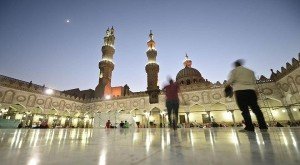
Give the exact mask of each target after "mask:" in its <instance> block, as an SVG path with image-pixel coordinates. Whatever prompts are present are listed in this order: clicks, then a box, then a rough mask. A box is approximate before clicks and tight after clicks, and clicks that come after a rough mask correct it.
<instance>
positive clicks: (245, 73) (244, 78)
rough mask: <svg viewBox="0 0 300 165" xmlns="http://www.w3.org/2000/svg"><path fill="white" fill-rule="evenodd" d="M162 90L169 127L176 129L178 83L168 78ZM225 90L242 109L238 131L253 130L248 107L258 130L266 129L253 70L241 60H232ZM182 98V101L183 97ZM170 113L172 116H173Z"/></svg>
mask: <svg viewBox="0 0 300 165" xmlns="http://www.w3.org/2000/svg"><path fill="white" fill-rule="evenodd" d="M163 90H164V92H165V95H166V107H167V110H168V119H169V121H170V127H173V129H174V130H176V129H177V123H178V109H179V97H178V93H180V89H179V85H178V84H177V83H176V82H174V81H173V80H172V79H171V78H169V84H168V85H166V86H165V87H164V88H163ZM225 92H226V96H228V97H232V96H233V94H234V95H235V99H236V103H237V105H238V107H239V109H240V110H241V111H242V116H243V118H244V121H245V128H244V129H242V130H240V132H254V125H253V123H252V119H251V116H250V111H249V108H251V110H252V112H253V113H254V114H255V116H256V118H257V121H258V125H259V128H260V130H261V131H266V130H267V129H268V126H267V124H266V121H265V118H264V115H263V113H262V111H261V109H260V107H259V105H258V103H257V95H256V78H255V75H254V72H253V71H252V70H250V69H248V68H246V67H244V66H243V61H242V60H237V61H235V62H234V69H233V70H232V71H231V72H230V74H229V79H228V81H227V85H226V87H225ZM182 100H183V101H184V98H183V97H182ZM172 115H173V116H174V117H173V118H172Z"/></svg>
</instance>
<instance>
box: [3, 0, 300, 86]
mask: <svg viewBox="0 0 300 165" xmlns="http://www.w3.org/2000/svg"><path fill="white" fill-rule="evenodd" d="M66 19H70V20H71V21H70V23H66ZM108 26H114V28H115V33H116V35H115V36H116V41H115V43H116V45H115V47H116V53H115V55H114V62H115V70H114V71H113V75H112V85H113V86H119V85H122V86H123V85H125V84H128V85H129V86H130V88H131V90H133V91H144V90H146V85H147V78H146V72H145V65H146V63H147V56H146V53H145V51H146V50H147V45H146V42H147V41H148V34H149V30H150V29H152V31H153V33H154V39H155V41H156V43H157V47H156V48H157V50H158V57H157V61H158V63H159V65H160V72H159V83H160V84H162V83H164V82H165V79H166V76H167V75H170V76H172V77H174V78H175V77H176V74H177V73H178V71H179V70H180V69H182V68H183V65H182V61H183V59H184V56H185V52H187V54H188V55H189V57H190V58H191V59H192V61H193V66H192V67H194V68H196V69H198V70H199V71H200V72H201V74H202V76H203V77H204V78H206V79H208V80H210V81H212V82H216V81H221V82H223V81H224V80H225V79H226V78H227V75H228V72H229V71H230V70H231V69H232V68H231V64H232V62H233V61H234V60H236V59H239V58H243V59H245V60H246V66H248V67H249V68H252V69H253V70H254V71H255V72H256V74H257V75H261V74H264V75H265V76H269V75H270V69H271V68H273V69H275V70H279V69H280V67H281V66H284V65H285V63H286V62H290V61H291V59H292V58H293V57H297V56H298V52H300V1H299V0H264V1H261V0H251V1H248V0H226V1H224V0H213V1H208V0H201V1H200V0H194V1H183V0H152V1H147V0H119V1H100V0H99V1H84V0H77V1H76V0H70V1H66V0H53V1H46V0H28V1H22V0H19V1H16V0H1V1H0V74H3V75H6V76H10V77H14V78H17V79H22V80H25V81H33V83H37V84H40V85H43V84H45V85H46V86H48V87H52V88H55V89H59V90H66V89H71V88H77V87H78V88H80V89H89V88H92V89H94V88H95V86H96V84H97V82H98V74H99V69H98V62H99V60H100V59H101V46H102V44H103V37H104V34H105V30H106V29H107V27H108Z"/></svg>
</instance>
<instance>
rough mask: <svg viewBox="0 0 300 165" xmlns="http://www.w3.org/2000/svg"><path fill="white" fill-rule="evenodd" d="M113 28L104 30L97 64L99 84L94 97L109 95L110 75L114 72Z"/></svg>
mask: <svg viewBox="0 0 300 165" xmlns="http://www.w3.org/2000/svg"><path fill="white" fill-rule="evenodd" d="M114 45H115V35H114V28H113V27H112V28H111V29H109V28H108V29H107V30H106V36H105V37H104V44H103V46H102V49H101V51H102V60H101V61H100V62H99V69H100V74H99V83H98V85H97V86H96V89H95V97H99V98H103V97H105V96H110V95H111V75H112V71H113V70H114V63H113V56H114V53H115V48H114Z"/></svg>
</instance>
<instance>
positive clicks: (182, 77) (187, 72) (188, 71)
mask: <svg viewBox="0 0 300 165" xmlns="http://www.w3.org/2000/svg"><path fill="white" fill-rule="evenodd" d="M176 82H177V83H179V84H186V85H189V84H191V83H197V82H205V80H204V78H203V77H202V75H201V73H200V72H199V71H198V70H197V69H195V68H192V67H187V66H186V67H185V68H183V69H181V70H180V71H179V72H178V74H177V76H176Z"/></svg>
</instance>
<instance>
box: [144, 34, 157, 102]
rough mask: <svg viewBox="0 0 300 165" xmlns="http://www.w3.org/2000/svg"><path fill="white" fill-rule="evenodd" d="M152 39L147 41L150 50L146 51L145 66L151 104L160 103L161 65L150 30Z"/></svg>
mask: <svg viewBox="0 0 300 165" xmlns="http://www.w3.org/2000/svg"><path fill="white" fill-rule="evenodd" d="M149 38H150V40H149V41H148V42H147V45H148V50H147V52H146V54H147V57H148V63H147V65H146V67H145V69H146V73H147V93H148V95H149V102H150V104H153V103H158V94H159V86H158V85H157V82H158V72H159V65H158V64H157V63H156V56H157V51H156V49H155V42H154V40H153V34H152V31H151V30H150V34H149Z"/></svg>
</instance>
